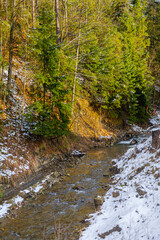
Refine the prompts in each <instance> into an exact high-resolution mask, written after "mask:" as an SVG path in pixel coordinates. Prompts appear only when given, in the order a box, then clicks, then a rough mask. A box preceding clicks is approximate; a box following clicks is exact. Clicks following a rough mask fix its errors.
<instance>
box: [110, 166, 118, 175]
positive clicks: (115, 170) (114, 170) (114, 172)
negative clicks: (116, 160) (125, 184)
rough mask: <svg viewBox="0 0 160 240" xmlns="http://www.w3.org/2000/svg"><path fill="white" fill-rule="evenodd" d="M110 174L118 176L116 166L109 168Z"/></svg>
mask: <svg viewBox="0 0 160 240" xmlns="http://www.w3.org/2000/svg"><path fill="white" fill-rule="evenodd" d="M109 171H110V173H112V174H118V173H120V169H119V168H118V167H117V166H113V167H110V168H109Z"/></svg>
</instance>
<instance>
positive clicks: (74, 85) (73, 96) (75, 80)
mask: <svg viewBox="0 0 160 240" xmlns="http://www.w3.org/2000/svg"><path fill="white" fill-rule="evenodd" d="M80 37H81V26H80V28H79V38H78V43H77V54H76V65H75V74H74V82H73V90H72V116H73V113H74V100H75V93H76V82H77V70H78V59H79V45H80Z"/></svg>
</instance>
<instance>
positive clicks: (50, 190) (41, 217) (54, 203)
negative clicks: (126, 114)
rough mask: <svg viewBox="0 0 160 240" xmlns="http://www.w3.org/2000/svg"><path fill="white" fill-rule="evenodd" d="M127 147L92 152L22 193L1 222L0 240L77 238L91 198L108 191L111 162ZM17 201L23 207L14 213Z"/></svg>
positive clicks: (91, 205) (90, 210)
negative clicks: (61, 172)
mask: <svg viewBox="0 0 160 240" xmlns="http://www.w3.org/2000/svg"><path fill="white" fill-rule="evenodd" d="M127 148H128V146H127V145H114V146H112V147H108V148H102V149H94V150H91V151H89V152H88V153H87V155H86V156H84V157H82V158H81V159H80V160H79V163H78V164H77V165H71V166H70V167H69V168H67V169H66V171H65V173H63V174H61V175H59V172H56V171H55V172H51V174H49V175H48V176H47V177H46V178H45V179H43V180H42V181H41V182H39V183H37V184H35V185H34V186H32V187H29V188H27V189H25V190H23V191H21V192H20V193H19V198H17V199H16V204H15V205H12V206H13V207H12V209H11V210H10V211H11V214H10V215H8V217H6V218H4V219H3V221H1V226H0V236H1V239H4V240H5V239H7V240H14V239H16V240H17V239H26V240H27V239H35V240H36V239H38V240H39V239H70V240H71V239H74V240H75V239H78V238H79V235H80V233H81V231H82V230H83V229H84V228H85V227H86V226H87V220H86V219H87V218H88V217H89V214H91V213H93V212H95V210H96V209H95V201H94V199H96V197H97V196H103V195H104V194H105V193H106V191H107V190H108V189H109V188H110V184H111V180H112V175H113V174H114V169H112V168H111V161H112V159H114V158H118V157H119V156H120V155H122V154H124V152H125V151H126V149H127ZM111 169H112V170H111ZM112 171H113V172H112ZM11 201H13V199H12V200H11ZM14 201H15V199H14ZM18 201H19V205H24V206H23V207H21V208H19V209H18V210H16V211H14V209H16V208H17V205H18V204H17V203H18Z"/></svg>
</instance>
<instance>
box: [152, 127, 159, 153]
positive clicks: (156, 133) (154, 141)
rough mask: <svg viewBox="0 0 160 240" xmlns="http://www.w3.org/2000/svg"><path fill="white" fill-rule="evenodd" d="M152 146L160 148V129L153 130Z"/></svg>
mask: <svg viewBox="0 0 160 240" xmlns="http://www.w3.org/2000/svg"><path fill="white" fill-rule="evenodd" d="M152 147H153V148H155V149H158V148H160V129H157V130H153V131H152Z"/></svg>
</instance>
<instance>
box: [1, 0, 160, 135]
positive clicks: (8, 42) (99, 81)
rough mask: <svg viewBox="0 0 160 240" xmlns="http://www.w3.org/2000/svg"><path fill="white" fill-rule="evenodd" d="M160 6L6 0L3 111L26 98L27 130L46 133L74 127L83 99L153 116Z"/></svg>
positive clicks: (108, 0) (105, 108) (138, 116)
mask: <svg viewBox="0 0 160 240" xmlns="http://www.w3.org/2000/svg"><path fill="white" fill-rule="evenodd" d="M159 10H160V4H159V2H158V1H154V0H148V1H147V0H133V1H129V0H55V1H54V0H0V114H1V115H3V114H4V113H6V112H7V111H8V109H9V108H12V106H13V105H16V104H17V105H18V102H19V101H20V100H21V110H19V111H21V113H20V114H21V115H22V116H23V117H22V119H23V123H25V126H26V128H27V129H28V131H30V132H31V133H33V134H35V135H40V136H45V137H53V136H61V135H66V134H67V133H68V130H69V124H70V121H71V119H72V118H73V116H74V111H75V103H76V101H77V98H82V99H87V101H88V102H89V104H90V106H92V107H93V108H94V109H95V110H97V111H98V109H101V111H102V112H104V113H106V114H109V115H111V116H113V117H115V118H122V119H127V120H129V122H130V123H134V122H136V123H140V122H146V121H147V119H148V118H149V117H150V116H151V114H152V111H153V105H154V104H158V99H159V95H158V94H159V92H156V90H155V89H157V88H158V89H159V76H160V73H159V63H160V44H159V41H160V25H159V21H160V11H159ZM18 69H21V72H22V76H23V77H21V78H20V77H19V75H18ZM13 74H14V77H13ZM15 84H17V86H18V90H16V92H15V89H14V86H15ZM17 93H19V94H20V97H19V98H18V97H17ZM15 95H16V98H15ZM20 98H21V99H20ZM15 102H16V103H15ZM16 114H17V113H16ZM1 128H3V126H2V123H1Z"/></svg>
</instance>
